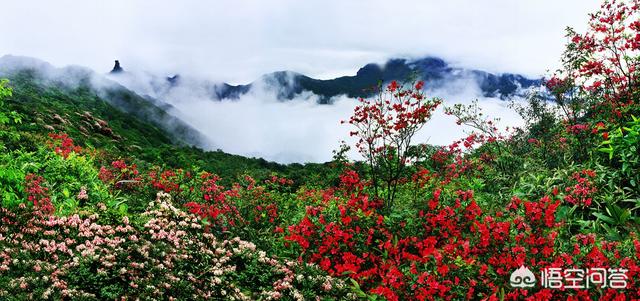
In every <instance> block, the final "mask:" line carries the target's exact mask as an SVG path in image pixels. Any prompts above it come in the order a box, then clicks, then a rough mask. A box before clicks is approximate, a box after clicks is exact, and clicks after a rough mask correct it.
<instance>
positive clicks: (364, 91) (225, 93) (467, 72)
mask: <svg viewBox="0 0 640 301" xmlns="http://www.w3.org/2000/svg"><path fill="white" fill-rule="evenodd" d="M122 73H123V70H122V67H120V65H119V62H118V63H116V66H114V70H112V72H111V74H116V75H117V74H122ZM411 76H413V77H415V78H417V79H421V80H424V81H426V82H427V85H428V87H430V88H434V89H435V88H438V87H442V86H444V85H445V84H447V83H449V82H451V81H456V80H470V81H472V82H473V83H474V84H477V86H478V87H479V89H480V90H481V93H482V96H485V97H498V98H502V99H506V98H509V97H512V96H515V95H520V96H522V95H523V94H524V93H526V90H527V89H529V88H532V87H537V86H540V84H541V83H542V79H541V78H527V77H525V76H522V75H519V74H512V73H502V74H494V73H490V72H486V71H481V70H475V69H466V68H460V67H453V66H451V65H450V64H448V63H447V62H445V61H444V60H442V59H439V58H435V57H425V58H422V59H416V60H409V59H391V60H389V61H387V62H386V63H385V64H382V65H379V64H373V63H371V64H367V65H365V66H364V67H362V68H360V69H359V70H358V72H357V73H356V74H355V75H353V76H342V77H338V78H334V79H326V80H322V79H315V78H312V77H309V76H306V75H304V74H300V73H296V72H292V71H278V72H273V73H269V74H265V75H263V76H262V77H261V78H259V79H257V80H255V81H253V82H251V83H249V84H246V85H230V84H227V83H213V82H208V83H207V84H206V90H207V91H208V92H207V93H209V96H210V97H211V98H213V99H218V100H223V99H237V98H239V97H240V96H242V95H244V94H246V93H249V92H250V91H251V89H252V88H254V87H256V86H260V85H266V86H267V87H270V88H272V90H274V91H276V93H277V97H278V98H279V99H281V100H288V99H293V98H295V97H296V95H299V94H301V93H303V92H305V91H309V92H312V93H313V94H316V95H318V96H319V99H320V102H321V103H330V102H331V98H332V97H334V96H338V95H346V96H348V97H366V96H369V95H370V93H371V88H372V87H375V86H376V85H377V84H378V83H379V82H381V81H382V82H389V81H391V80H405V79H408V78H409V77H411ZM164 80H166V82H168V83H169V86H168V87H163V88H162V89H164V91H163V92H164V93H166V92H167V91H168V90H167V89H169V90H170V89H171V88H172V87H176V86H180V85H182V84H185V83H184V82H183V78H182V77H181V76H180V75H174V76H171V77H166V78H164ZM154 86H156V87H158V86H159V85H158V84H157V83H156V84H155V85H154ZM158 94H159V95H158V96H161V95H162V93H158Z"/></svg>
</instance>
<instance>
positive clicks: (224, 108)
mask: <svg viewBox="0 0 640 301" xmlns="http://www.w3.org/2000/svg"><path fill="white" fill-rule="evenodd" d="M112 78H113V79H115V80H117V81H120V82H121V83H122V84H123V85H125V86H127V87H130V88H131V89H133V90H135V91H138V92H139V93H141V94H149V95H151V96H154V97H158V98H160V99H162V100H163V101H165V102H167V103H169V104H171V105H172V106H173V107H174V108H175V110H174V111H173V113H174V114H176V115H177V116H178V117H180V118H181V119H183V120H184V121H186V122H187V123H189V124H191V125H192V126H193V127H194V128H196V129H197V130H199V131H200V132H201V133H203V134H204V135H205V136H206V137H207V139H208V141H204V142H203V146H205V147H208V148H209V149H218V148H219V149H222V150H223V151H225V152H229V153H233V154H240V155H244V156H250V157H262V158H265V159H267V160H273V161H277V162H281V163H291V162H299V163H302V162H326V161H329V160H331V158H332V151H333V150H335V149H337V148H338V146H339V142H340V141H342V140H345V141H347V142H348V143H349V144H351V145H353V144H354V141H353V140H352V139H351V138H350V137H349V131H351V130H353V129H352V128H350V125H348V124H341V123H340V121H341V120H348V119H349V117H350V116H351V114H352V112H353V108H354V107H355V106H356V105H357V101H356V100H355V99H351V98H348V97H345V96H338V97H335V98H334V99H333V104H331V105H322V104H318V96H317V95H315V94H312V93H310V92H304V93H302V94H301V95H298V96H297V97H295V98H294V99H291V100H286V101H282V100H278V98H277V94H278V92H279V91H278V90H276V89H274V88H273V87H270V86H268V85H266V84H264V83H263V84H260V82H258V83H257V85H255V86H254V87H253V88H252V89H251V90H250V92H249V93H247V94H245V95H242V96H241V97H240V98H239V99H236V100H229V99H226V100H222V101H220V100H216V99H213V98H212V97H211V94H210V90H209V89H207V88H206V87H208V86H207V85H206V84H203V82H202V81H198V80H194V79H181V81H180V84H179V85H178V86H176V87H174V88H172V89H170V90H168V92H166V93H164V92H161V95H156V94H154V91H166V90H164V89H162V88H161V89H158V86H157V85H158V81H157V80H156V81H154V80H152V79H149V78H147V77H145V75H143V74H127V75H124V76H121V75H118V76H113V77H112ZM149 83H154V84H153V85H155V87H152V85H150V84H149ZM165 84H166V83H165ZM428 94H429V95H430V96H437V97H440V98H443V99H444V105H446V106H451V105H453V104H455V103H467V104H468V103H471V102H472V101H473V100H475V99H478V100H479V104H480V106H481V107H482V108H483V112H484V113H485V114H486V115H489V116H492V117H500V118H501V126H503V127H504V126H517V125H520V124H521V123H522V120H521V119H520V117H519V116H518V115H517V114H516V113H515V112H514V111H513V110H511V109H510V108H508V107H507V105H508V102H507V101H505V100H501V99H498V98H487V97H481V96H479V95H482V91H481V90H480V88H479V87H478V86H477V82H476V81H475V80H473V79H472V78H471V77H469V78H465V79H458V80H453V81H446V84H445V85H444V86H443V87H441V88H438V89H437V90H432V91H428ZM467 130H468V129H467ZM465 136H466V134H465V128H464V127H462V126H459V125H456V123H455V119H454V118H453V117H451V116H447V115H445V114H444V113H443V112H442V110H441V109H439V110H437V111H436V113H435V115H434V117H433V118H432V119H431V120H430V121H429V122H428V124H427V125H426V126H425V127H424V128H423V129H422V130H421V131H420V132H419V133H418V134H417V135H416V137H415V139H414V142H415V143H429V144H435V145H448V144H449V143H451V142H453V141H454V140H456V139H460V138H463V137H465ZM350 155H351V156H352V157H353V158H358V156H357V154H355V153H353V152H352V153H351V154H350Z"/></svg>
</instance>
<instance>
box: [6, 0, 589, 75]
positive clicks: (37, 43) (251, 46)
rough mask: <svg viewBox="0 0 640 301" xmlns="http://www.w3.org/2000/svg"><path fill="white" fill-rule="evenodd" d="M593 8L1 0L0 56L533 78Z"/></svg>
mask: <svg viewBox="0 0 640 301" xmlns="http://www.w3.org/2000/svg"><path fill="white" fill-rule="evenodd" d="M597 6H598V1H595V0H571V1H565V0H562V1H558V0H542V1H541V0H530V1H513V0H502V1H500V0H491V1H460V0H453V1H452V0H447V1H441V0H438V1H420V0H415V1H388V0H387V1H378V0H374V1H347V0H319V1H315V0H313V1H308V0H305V1H293V0H274V1H265V0H255V1H239V0H222V1H184V0H183V1H164V0H162V1H158V0H154V1H144V2H143V1H133V0H110V1H100V2H98V1H31V0H20V1H2V2H0V8H1V9H2V18H0V39H1V42H0V56H1V55H4V54H14V55H26V56H34V57H37V58H40V59H43V60H46V61H49V62H51V63H52V64H54V65H56V66H65V65H70V64H75V65H83V66H88V67H90V68H92V69H95V70H96V71H101V72H106V71H108V70H109V69H110V68H111V67H112V65H113V60H114V59H116V58H117V59H120V61H121V62H122V64H123V67H124V68H125V69H127V68H128V69H137V70H147V71H153V72H162V73H190V74H192V75H196V76H206V77H208V78H210V79H214V80H224V81H228V82H232V83H244V82H248V81H251V80H253V79H254V78H256V77H258V76H259V75H261V74H263V73H266V72H271V71H275V70H285V69H288V70H293V71H298V72H302V73H305V74H309V75H311V76H316V77H321V78H330V77H334V76H336V75H346V74H353V73H355V71H356V70H357V69H358V68H359V67H360V66H362V65H363V64H366V63H368V62H383V61H384V60H385V59H386V58H389V57H398V56H401V57H411V56H425V55H435V56H440V57H443V58H445V59H447V60H449V61H451V62H454V63H456V64H458V65H462V66H467V67H475V68H479V69H485V70H488V71H495V72H518V73H523V74H526V75H530V76H538V75H542V74H544V73H545V70H547V69H549V68H553V67H554V66H557V61H558V57H559V55H560V53H561V52H562V49H563V45H564V43H565V38H564V28H565V27H566V26H572V27H576V28H578V29H580V28H584V27H585V24H586V21H587V13H589V12H592V11H594V9H595V8H597Z"/></svg>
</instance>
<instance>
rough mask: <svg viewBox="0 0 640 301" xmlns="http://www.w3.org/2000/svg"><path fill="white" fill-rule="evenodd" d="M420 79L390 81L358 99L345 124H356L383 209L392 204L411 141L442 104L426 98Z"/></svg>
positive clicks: (354, 133) (358, 145)
mask: <svg viewBox="0 0 640 301" xmlns="http://www.w3.org/2000/svg"><path fill="white" fill-rule="evenodd" d="M423 87H424V82H423V81H418V82H410V83H406V84H399V83H398V82H397V81H392V82H391V83H390V84H389V85H387V86H386V87H384V88H383V86H382V85H380V86H378V88H377V94H376V95H375V96H374V97H372V98H371V99H364V98H360V99H359V102H360V105H358V106H356V107H355V109H354V111H353V115H352V116H351V118H350V119H349V121H348V123H349V124H351V125H352V126H354V127H355V131H352V132H351V133H350V134H351V136H355V137H357V138H358V141H357V143H356V148H357V150H358V152H359V153H360V154H361V155H362V156H363V157H364V158H365V160H366V161H367V163H368V164H369V165H370V169H371V182H372V185H373V189H374V193H375V195H376V196H377V197H381V195H382V194H383V192H384V200H385V208H387V209H389V208H391V206H392V203H393V200H394V198H395V195H396V192H397V187H398V184H399V182H400V180H401V178H402V175H403V171H404V169H405V167H406V165H407V164H409V163H411V159H412V158H411V156H410V152H408V150H409V148H410V146H411V140H412V139H413V137H414V136H415V134H416V133H417V132H418V131H419V130H420V129H421V128H422V127H423V126H424V125H425V124H426V122H427V121H428V120H429V119H430V118H431V116H432V113H433V111H434V110H435V109H436V108H437V107H438V106H439V105H440V104H441V103H442V101H441V100H440V99H438V98H427V97H425V94H424V92H423V91H422V89H423Z"/></svg>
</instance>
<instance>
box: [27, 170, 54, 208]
mask: <svg viewBox="0 0 640 301" xmlns="http://www.w3.org/2000/svg"><path fill="white" fill-rule="evenodd" d="M43 181H44V179H43V178H42V177H41V176H37V175H34V174H28V175H27V176H26V177H25V182H26V183H25V192H26V193H27V199H28V200H29V202H31V203H32V204H33V207H35V208H36V209H37V210H40V211H42V213H45V214H51V213H53V212H54V211H55V208H54V207H53V205H52V204H51V199H49V195H48V193H47V192H48V190H49V188H47V187H42V182H43Z"/></svg>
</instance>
